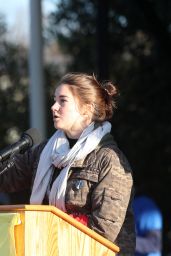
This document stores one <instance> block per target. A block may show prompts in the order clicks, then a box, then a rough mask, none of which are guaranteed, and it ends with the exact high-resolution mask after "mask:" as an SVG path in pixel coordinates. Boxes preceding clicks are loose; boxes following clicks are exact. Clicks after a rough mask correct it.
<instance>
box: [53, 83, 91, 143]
mask: <svg viewBox="0 0 171 256" xmlns="http://www.w3.org/2000/svg"><path fill="white" fill-rule="evenodd" d="M54 100H55V103H54V104H53V106H52V107H51V110H52V114H53V121H54V127H55V128H56V129H60V130H63V131H64V132H65V133H66V135H67V136H68V137H69V138H75V139H77V138H79V136H80V135H81V133H82V131H83V130H84V129H85V127H87V126H88V125H89V123H90V121H89V122H87V119H86V115H84V114H83V113H82V114H81V109H79V108H80V107H79V104H78V99H77V98H76V97H75V96H73V94H72V92H71V90H70V89H69V85H67V84H62V85H60V86H59V87H57V89H56V91H55V96H54Z"/></svg>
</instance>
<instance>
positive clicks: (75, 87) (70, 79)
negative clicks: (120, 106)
mask: <svg viewBox="0 0 171 256" xmlns="http://www.w3.org/2000/svg"><path fill="white" fill-rule="evenodd" d="M61 84H67V85H70V89H71V92H72V93H73V95H74V96H76V97H78V100H79V103H80V105H84V104H91V105H92V106H93V121H98V122H102V121H105V120H109V119H111V118H112V115H113V110H114V108H116V102H115V100H114V97H115V96H116V95H117V89H116V87H115V85H113V84H112V82H110V81H104V82H102V83H100V82H98V81H97V79H96V77H95V76H94V75H92V76H91V75H88V74H84V73H68V74H66V75H65V76H63V77H62V79H61V80H60V81H59V83H58V85H61Z"/></svg>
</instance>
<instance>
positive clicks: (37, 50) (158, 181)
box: [0, 0, 171, 255]
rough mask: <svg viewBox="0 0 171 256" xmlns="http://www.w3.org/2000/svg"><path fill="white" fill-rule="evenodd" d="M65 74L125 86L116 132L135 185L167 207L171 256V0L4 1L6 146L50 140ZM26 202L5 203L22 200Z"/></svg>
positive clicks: (2, 133) (1, 45) (0, 17)
mask: <svg viewBox="0 0 171 256" xmlns="http://www.w3.org/2000/svg"><path fill="white" fill-rule="evenodd" d="M3 2H4V3H3ZM68 71H69V72H87V73H90V74H93V73H94V74H95V75H96V76H97V77H98V79H100V80H108V79H110V80H112V81H113V82H114V83H115V84H116V85H117V86H118V88H119V91H120V96H119V98H118V108H117V110H116V112H115V114H114V117H113V120H112V124H113V131H112V132H113V135H114V137H115V139H116V141H117V143H118V145H119V147H120V148H121V149H122V151H123V152H124V153H125V155H126V156H127V158H128V160H129V162H130V164H131V166H132V169H133V175H134V182H135V187H136V189H138V188H142V187H143V189H144V190H143V191H142V192H143V193H146V192H148V193H149V194H150V195H151V196H152V197H153V198H154V200H155V201H156V202H157V204H158V206H159V207H160V209H161V211H162V215H163V255H167V254H169V252H170V251H171V231H170V230H171V200H170V194H171V157H170V156H171V141H170V138H171V122H170V121H169V120H171V117H169V116H171V113H170V112H171V100H170V87H171V1H169V0H139V1H137V0H115V1H112V0H108V1H103V0H86V1H83V0H74V1H72V0H42V1H40V0H34V1H33V0H22V1H21V0H20V1H17V0H11V1H10V0H8V1H7V0H6V1H1V2H0V120H1V125H0V138H1V140H0V149H3V148H4V147H5V146H7V145H8V144H12V143H14V142H15V141H17V140H18V139H19V138H20V136H21V134H22V132H23V131H25V130H27V129H28V128H30V127H38V128H39V129H40V132H42V134H43V137H50V136H51V135H52V133H53V132H54V128H53V121H52V116H51V112H50V107H51V105H52V102H53V93H54V89H55V86H56V83H57V82H58V80H59V78H60V77H61V76H62V75H64V74H65V73H66V72H68ZM36 88H38V90H37V89H36ZM169 113H170V114H169ZM34 115H36V118H35V116H34ZM35 119H36V120H35ZM6 196H7V197H8V195H3V197H6ZM26 196H27V192H26V193H23V194H22V196H21V195H18V194H17V195H15V194H14V195H12V196H10V198H5V200H7V201H8V200H11V202H12V203H20V202H23V201H24V199H25V197H26Z"/></svg>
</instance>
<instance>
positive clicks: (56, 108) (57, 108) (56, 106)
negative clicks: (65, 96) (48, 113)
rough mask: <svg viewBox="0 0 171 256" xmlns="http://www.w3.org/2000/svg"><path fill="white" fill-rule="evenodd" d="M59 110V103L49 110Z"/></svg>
mask: <svg viewBox="0 0 171 256" xmlns="http://www.w3.org/2000/svg"><path fill="white" fill-rule="evenodd" d="M59 108H60V106H59V103H58V102H57V101H56V102H55V103H54V104H53V105H52V107H51V110H52V112H54V111H58V110H59Z"/></svg>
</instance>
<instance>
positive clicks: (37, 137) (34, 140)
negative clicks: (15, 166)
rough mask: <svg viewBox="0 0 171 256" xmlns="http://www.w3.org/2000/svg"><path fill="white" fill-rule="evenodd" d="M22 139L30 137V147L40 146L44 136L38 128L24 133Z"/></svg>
mask: <svg viewBox="0 0 171 256" xmlns="http://www.w3.org/2000/svg"><path fill="white" fill-rule="evenodd" d="M22 137H28V138H29V141H30V146H33V145H36V144H39V143H40V142H41V141H42V136H41V134H40V132H39V131H38V130H37V129H36V128H30V129H28V130H27V131H25V132H24V133H23V136H22Z"/></svg>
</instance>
